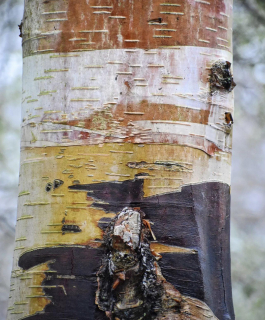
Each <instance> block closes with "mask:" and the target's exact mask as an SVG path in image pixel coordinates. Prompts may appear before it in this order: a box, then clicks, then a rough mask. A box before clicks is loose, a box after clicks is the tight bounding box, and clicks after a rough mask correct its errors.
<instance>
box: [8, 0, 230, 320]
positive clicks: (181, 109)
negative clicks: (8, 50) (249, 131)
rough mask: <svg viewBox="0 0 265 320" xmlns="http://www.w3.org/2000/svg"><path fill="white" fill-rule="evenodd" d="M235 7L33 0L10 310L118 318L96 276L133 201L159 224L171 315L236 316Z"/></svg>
mask: <svg viewBox="0 0 265 320" xmlns="http://www.w3.org/2000/svg"><path fill="white" fill-rule="evenodd" d="M231 15H232V3H231V1H230V0H207V1H203V0H195V1H194V0H189V1H186V0H185V1H184V0H178V1H176V0H173V1H171V2H165V3H163V2H160V1H156V0H153V1H151V0H150V1H149V0H148V1H142V0H135V1H129V2H128V1H123V0H119V1H114V0H104V1H99V2H97V3H96V2H95V1H94V2H93V1H88V0H80V1H78V2H77V1H74V0H68V1H63V0H58V1H43V2H37V1H35V2H33V1H25V13H24V18H23V24H22V26H21V28H22V35H23V56H24V72H23V102H22V113H23V122H22V135H21V148H22V150H21V169H20V174H21V178H20V193H19V202H18V223H17V230H16V244H17V245H16V248H15V251H14V269H13V273H12V279H11V290H12V291H11V297H10V306H9V315H8V319H19V318H26V319H65V318H67V319H106V316H110V313H108V312H113V313H112V314H113V316H116V315H117V314H116V313H115V312H116V311H115V310H116V309H117V308H118V307H117V305H118V298H119V296H118V298H117V297H116V302H113V305H112V307H111V308H112V309H110V310H108V308H106V309H104V308H103V307H101V305H100V304H97V305H96V304H95V296H96V291H97V277H96V274H97V272H98V270H99V269H100V266H101V265H102V258H103V257H105V256H104V244H103V242H102V239H103V230H104V228H105V227H106V225H107V224H108V223H109V222H110V220H111V219H113V218H114V217H115V215H116V214H117V213H119V212H120V211H122V210H123V209H124V208H125V207H131V208H132V210H134V211H137V212H141V214H142V215H143V214H145V217H144V219H146V220H148V221H149V222H150V223H151V228H152V233H153V234H154V236H153V239H151V237H149V238H148V246H149V244H150V249H151V250H152V252H153V253H154V252H156V254H155V255H156V256H157V257H158V256H159V255H160V254H161V256H162V258H161V259H160V260H159V261H158V262H154V261H153V262H152V265H153V266H155V265H156V266H157V269H156V274H155V275H156V279H157V281H158V282H159V281H160V284H161V283H162V286H164V287H163V288H164V289H163V290H164V291H163V290H162V289H161V290H162V291H163V292H166V293H168V292H169V291H168V290H169V289H168V288H169V286H171V285H172V286H174V287H170V288H174V290H175V291H174V290H173V289H172V290H173V291H174V293H172V297H173V298H174V297H176V296H177V295H178V294H180V296H179V295H178V301H177V303H178V308H175V312H173V311H172V310H173V309H172V308H171V307H168V308H166V307H165V306H163V307H161V310H162V309H163V310H162V311H163V312H164V315H165V316H167V317H168V318H167V319H209V318H210V319H216V318H218V319H234V315H233V306H232V298H231V285H230V252H229V210H230V165H231V126H232V123H233V119H232V113H233V94H232V93H231V90H232V89H233V86H234V84H233V79H232V75H231V72H230V64H231V61H232V56H231V31H232V30H231ZM113 221H114V220H113ZM143 223H144V222H142V221H141V228H142V230H144V226H143ZM111 250H113V248H111ZM135 250H136V253H137V252H138V251H137V250H140V248H136V249H135ZM139 252H140V251H139ZM150 252H151V251H150ZM137 257H138V256H137ZM105 258H106V257H105ZM138 258H139V257H138ZM106 259H108V258H106ZM139 259H140V260H139V261H140V263H141V261H142V260H141V258H139ZM150 259H151V258H150ZM151 260H152V259H151ZM103 264H104V263H103ZM158 269H159V270H160V269H161V273H162V275H163V277H164V278H163V277H162V276H159V275H158V273H159V272H160V271H157V270H158ZM101 270H102V269H101ZM110 276H111V275H110ZM115 277H116V275H114V276H113V279H109V281H110V282H111V281H113V283H114V282H115ZM162 278H163V279H165V280H161V279H162ZM126 279H127V278H126ZM126 279H125V280H121V281H125V282H124V284H125V286H126V281H127V280H126ZM159 279H160V280H159ZM98 281H99V279H98ZM137 281H138V280H137ZM99 282H100V281H99ZM138 285H139V287H141V285H142V282H141V281H140V282H139V283H138ZM13 288H14V289H13ZM98 290H100V288H99V289H98ZM170 290H171V289H170ZM172 290H171V291H172ZM113 291H115V290H114V288H113ZM162 291H161V292H162ZM114 296H115V293H114ZM173 298H172V299H173ZM160 299H161V301H162V302H163V301H164V300H163V299H164V298H163V293H161V296H160ZM173 300H174V299H173ZM162 302H161V303H162ZM145 304H146V308H148V306H147V305H148V302H146V301H143V305H145ZM162 304H163V303H162ZM196 306H197V309H196ZM115 308H116V309H115ZM150 308H151V309H152V307H150ZM129 309H130V308H129ZM146 310H147V309H146ZM148 310H149V309H148ZM187 310H188V311H187ZM104 311H105V312H104ZM130 311H131V310H128V312H130ZM126 312H127V311H126ZM170 312H171V313H170ZM172 312H173V313H172ZM156 313H157V314H156ZM155 314H156V315H155ZM173 314H174V317H173ZM143 316H144V315H143ZM162 316H163V314H159V311H157V312H156V311H155V310H151V311H150V314H147V315H146V319H150V318H154V319H155V317H157V319H160V318H161V317H162ZM159 317H160V318H159ZM127 318H128V319H129V317H127ZM127 318H126V317H124V318H122V319H127ZM132 319H138V318H135V317H134V318H133V316H132Z"/></svg>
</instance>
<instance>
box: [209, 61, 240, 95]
mask: <svg viewBox="0 0 265 320" xmlns="http://www.w3.org/2000/svg"><path fill="white" fill-rule="evenodd" d="M235 86H236V84H235V82H234V79H233V75H232V72H231V63H230V62H229V61H224V60H219V61H217V62H215V63H214V64H213V65H212V68H211V74H210V89H211V94H214V93H215V92H216V91H217V90H225V91H228V92H231V91H232V90H233V89H234V87H235Z"/></svg>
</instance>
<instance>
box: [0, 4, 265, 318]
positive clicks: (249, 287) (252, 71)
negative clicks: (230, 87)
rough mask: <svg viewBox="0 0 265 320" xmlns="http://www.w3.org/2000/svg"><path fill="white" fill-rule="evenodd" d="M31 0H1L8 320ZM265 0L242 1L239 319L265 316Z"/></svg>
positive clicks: (1, 163) (0, 213)
mask: <svg viewBox="0 0 265 320" xmlns="http://www.w3.org/2000/svg"><path fill="white" fill-rule="evenodd" d="M22 15H23V0H0V17H1V20H0V30H1V33H0V48H1V55H0V320H5V317H6V309H7V301H8V296H9V281H10V272H11V267H12V254H13V246H14V237H15V222H16V205H17V190H18V188H17V186H18V174H19V173H18V170H19V141H20V103H21V91H22V90H21V74H22V54H21V38H19V29H18V25H19V24H20V21H21V19H22ZM264 58H265V1H264V0H234V78H235V82H236V83H237V87H236V88H235V91H234V92H235V116H234V133H233V165H232V226H231V255H232V281H233V297H234V307H235V314H236V318H237V319H240V320H252V319H254V320H264V319H265V302H264V301H265V267H264V266H265V106H264V104H265V90H264V88H265V59H264Z"/></svg>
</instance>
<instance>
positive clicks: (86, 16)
mask: <svg viewBox="0 0 265 320" xmlns="http://www.w3.org/2000/svg"><path fill="white" fill-rule="evenodd" d="M25 8H26V10H25V16H24V25H23V55H24V57H26V56H28V55H32V54H42V53H43V54H44V53H53V52H63V53H66V52H82V51H89V50H102V49H121V48H124V49H132V50H133V49H135V48H142V49H148V50H149V49H155V48H160V47H177V46H198V47H210V48H216V49H223V50H228V51H229V50H230V46H231V35H232V29H231V27H232V25H231V19H230V18H229V17H230V16H231V14H232V8H231V6H230V1H229V0H209V1H200V0H179V1H177V2H176V1H175V0H174V1H171V2H163V1H160V0H146V1H142V0H134V1H133V3H130V4H128V2H126V1H121V0H118V1H116V0H107V1H100V2H98V1H89V2H88V1H86V0H79V1H75V0H67V1H63V0H60V1H56V3H54V1H41V2H40V1H35V2H32V1H31V0H27V1H26V5H25ZM37 17H38V18H37ZM32 24H34V25H36V29H35V30H34V31H31V25H32ZM191 25H192V28H191ZM36 30H38V31H37V32H36ZM187 30H189V32H187Z"/></svg>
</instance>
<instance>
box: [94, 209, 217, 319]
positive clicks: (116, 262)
mask: <svg viewBox="0 0 265 320" xmlns="http://www.w3.org/2000/svg"><path fill="white" fill-rule="evenodd" d="M154 238H155V236H154V234H153V232H152V230H151V225H150V222H149V221H147V220H145V219H144V213H143V212H142V211H141V210H140V209H139V208H128V207H126V208H124V209H123V210H122V211H121V212H120V213H118V214H117V215H116V216H115V217H114V218H113V219H112V220H111V222H110V223H109V225H108V227H107V228H106V230H105V234H104V244H105V253H104V256H103V258H102V264H101V267H100V269H99V271H98V273H97V281H98V289H97V292H96V301H95V303H96V304H97V305H98V308H99V309H100V310H102V311H104V312H105V314H106V316H107V317H108V318H109V319H112V320H114V319H115V320H140V319H141V320H151V319H152V320H162V319H163V320H188V319H189V320H198V319H203V320H206V319H207V320H209V319H210V320H217V318H216V317H215V316H214V314H213V313H212V311H211V310H210V308H209V307H208V306H207V305H206V304H205V303H204V302H202V301H200V300H198V299H195V298H191V297H185V296H183V295H181V293H180V292H179V291H178V290H177V289H176V288H175V287H174V286H173V285H172V284H170V283H169V282H167V281H166V279H165V278H164V277H163V275H162V273H161V269H160V267H159V264H158V260H159V259H160V258H161V255H160V254H157V253H155V252H152V251H151V249H150V241H151V240H152V239H154ZM162 259H163V258H162ZM172 267H174V266H172Z"/></svg>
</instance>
